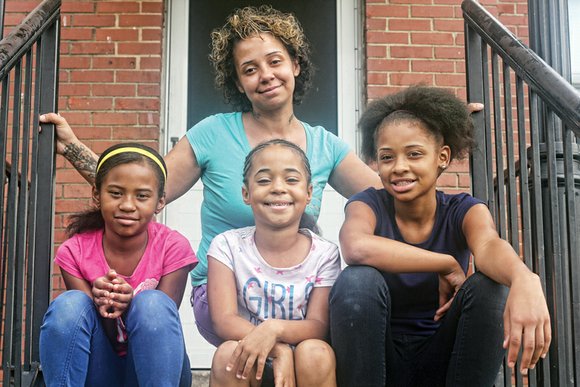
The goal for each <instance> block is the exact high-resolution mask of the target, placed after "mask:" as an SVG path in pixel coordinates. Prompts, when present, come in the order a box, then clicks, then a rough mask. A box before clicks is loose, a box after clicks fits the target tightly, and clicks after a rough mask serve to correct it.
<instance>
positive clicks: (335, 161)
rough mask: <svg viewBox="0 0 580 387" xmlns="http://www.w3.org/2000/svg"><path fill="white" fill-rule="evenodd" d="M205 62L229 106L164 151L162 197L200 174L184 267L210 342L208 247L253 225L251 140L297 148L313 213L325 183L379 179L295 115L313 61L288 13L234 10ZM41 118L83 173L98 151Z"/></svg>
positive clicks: (349, 191)
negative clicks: (192, 253)
mask: <svg viewBox="0 0 580 387" xmlns="http://www.w3.org/2000/svg"><path fill="white" fill-rule="evenodd" d="M211 37H212V51H211V55H210V60H211V62H212V64H213V66H214V69H215V73H216V75H215V82H216V84H217V86H218V87H219V88H221V89H222V90H223V93H224V97H225V99H226V100H227V101H228V102H230V103H231V104H232V105H233V106H234V108H235V109H236V111H235V112H232V113H223V114H216V115H212V116H210V117H207V118H205V119H203V120H202V121H200V122H199V123H197V124H196V125H194V126H193V127H192V128H191V129H189V130H188V132H187V133H186V135H185V136H184V137H183V138H182V139H181V140H180V141H179V142H178V143H177V144H176V146H175V147H174V148H173V149H172V150H171V152H169V154H168V155H167V156H166V157H165V162H166V164H167V169H168V180H167V184H166V190H167V201H168V202H171V201H172V200H175V199H176V198H178V197H180V196H181V195H183V194H184V193H186V192H187V191H188V190H189V189H190V188H191V187H192V186H193V185H194V184H195V183H196V182H197V181H198V180H199V179H200V178H201V180H202V182H203V187H204V188H203V203H202V208H201V224H202V240H201V244H200V246H199V249H198V259H199V263H198V265H197V266H196V268H195V269H194V270H193V271H192V272H191V280H192V284H193V288H194V289H193V296H192V300H193V301H192V305H193V308H194V313H195V320H196V323H197V326H198V329H199V331H200V332H201V334H202V336H204V337H205V338H206V339H207V340H208V341H209V342H210V343H212V344H214V345H218V344H219V343H221V340H220V339H219V337H218V336H217V335H215V334H214V331H213V328H212V324H211V320H210V316H209V310H208V305H207V297H206V282H207V257H206V253H207V249H208V248H209V245H210V243H211V241H212V239H213V238H214V237H215V236H216V235H218V234H220V233H222V232H224V231H227V230H230V229H234V228H241V227H246V226H251V225H253V224H254V217H253V215H252V210H251V209H250V207H249V206H248V205H246V204H245V203H244V202H243V200H242V196H241V195H240V192H241V187H242V186H243V181H242V173H241V172H242V170H241V169H242V166H243V164H244V159H245V157H246V155H247V154H248V153H249V152H250V150H251V149H252V148H254V147H255V146H256V145H258V144H260V143H262V142H265V141H268V140H271V139H274V138H281V139H285V140H288V141H290V142H292V143H294V144H296V145H298V146H299V147H300V148H302V149H303V150H304V151H305V153H306V155H307V157H308V160H309V161H310V164H311V167H312V185H313V194H312V199H311V201H310V203H309V205H308V206H307V208H306V212H305V213H306V214H307V215H308V216H310V217H312V218H314V219H317V218H318V215H319V212H320V206H321V199H322V192H323V190H324V187H325V186H326V184H327V183H329V184H330V185H331V186H332V187H333V188H335V189H336V191H338V192H339V193H340V194H342V195H343V196H345V197H350V196H351V195H353V194H355V193H356V192H359V191H361V190H363V189H365V188H368V187H369V186H377V187H378V186H380V181H379V179H378V177H377V175H376V173H374V172H373V171H372V170H371V169H370V168H369V167H368V166H367V165H366V164H365V163H363V162H362V161H361V160H360V159H359V158H358V157H357V156H356V155H355V153H354V152H353V151H352V150H350V149H349V147H348V146H347V145H346V144H345V143H344V142H343V141H342V140H340V139H339V138H338V137H336V136H335V135H333V134H332V133H330V132H328V131H326V130H325V129H324V128H322V127H320V126H311V125H309V124H308V123H306V122H303V121H300V120H299V119H298V118H297V117H296V116H295V115H294V107H293V106H294V104H297V103H299V102H300V100H301V98H302V97H303V96H304V94H305V93H306V91H307V90H308V88H309V86H310V84H311V82H310V80H311V77H312V72H313V67H312V63H311V61H310V53H309V51H310V49H309V44H308V42H307V40H306V37H305V35H304V32H303V30H302V27H301V26H300V24H299V22H298V20H297V19H296V18H295V17H294V16H293V15H291V14H288V13H282V12H280V11H277V10H275V9H273V8H271V7H268V6H261V7H259V8H255V7H246V8H242V9H238V10H235V11H234V12H233V13H232V14H231V15H230V16H229V17H228V18H227V20H226V23H225V24H224V25H223V27H221V28H218V29H216V30H215V31H213V33H212V36H211ZM41 121H42V122H52V123H55V124H56V125H57V136H58V144H57V151H58V152H59V153H61V154H63V155H64V156H65V158H67V159H68V160H69V161H70V162H71V163H72V164H73V165H74V166H75V167H76V168H77V169H78V170H79V171H80V172H81V174H82V175H83V176H85V178H86V179H87V180H89V181H92V180H94V169H95V168H94V166H95V160H96V156H95V154H94V153H93V152H92V151H91V150H90V149H89V148H87V147H86V146H85V145H84V144H82V143H81V142H80V141H79V140H78V138H77V137H76V136H75V135H74V133H73V132H72V130H71V129H70V127H69V126H68V124H67V123H66V121H65V120H64V118H62V117H60V116H58V115H56V114H53V113H51V114H46V115H43V116H42V117H41Z"/></svg>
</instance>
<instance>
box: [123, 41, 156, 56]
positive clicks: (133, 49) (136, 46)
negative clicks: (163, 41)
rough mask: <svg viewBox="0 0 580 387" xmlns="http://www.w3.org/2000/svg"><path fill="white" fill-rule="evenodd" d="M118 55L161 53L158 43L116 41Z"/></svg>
mask: <svg viewBox="0 0 580 387" xmlns="http://www.w3.org/2000/svg"><path fill="white" fill-rule="evenodd" d="M117 44H118V55H161V45H160V44H159V43H117Z"/></svg>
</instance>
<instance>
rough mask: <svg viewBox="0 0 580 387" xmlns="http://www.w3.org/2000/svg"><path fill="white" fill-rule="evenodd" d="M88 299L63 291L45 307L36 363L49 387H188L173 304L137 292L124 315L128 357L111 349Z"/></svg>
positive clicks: (154, 292) (160, 294)
mask: <svg viewBox="0 0 580 387" xmlns="http://www.w3.org/2000/svg"><path fill="white" fill-rule="evenodd" d="M101 319H102V318H101V317H100V315H99V314H98V311H97V309H96V308H95V306H94V304H93V300H92V299H91V298H90V297H89V296H87V295H86V294H85V293H83V292H81V291H79V290H69V291H67V292H65V293H63V294H61V295H60V296H59V297H57V298H56V299H55V300H54V301H53V302H52V303H51V304H50V306H49V308H48V311H47V312H46V314H45V316H44V322H43V324H42V327H41V330H40V361H41V365H42V372H43V376H44V380H45V382H46V385H47V386H48V387H51V386H74V387H78V386H108V387H112V386H188V387H189V386H191V370H190V366H189V359H188V357H187V353H186V352H185V342H184V340H183V332H182V329H181V322H180V320H179V313H178V311H177V306H176V305H175V302H173V300H172V299H171V298H169V296H167V295H166V294H165V293H163V292H161V291H159V290H146V291H143V292H141V293H138V294H137V295H136V296H135V297H134V298H133V300H132V301H131V304H130V305H129V308H128V310H127V311H126V312H125V318H124V320H125V327H126V329H127V334H128V343H129V346H128V352H127V355H126V356H119V355H118V354H117V353H116V352H115V351H114V349H113V346H112V344H111V342H110V341H109V339H108V337H107V335H106V333H105V330H104V328H103V325H102V323H101Z"/></svg>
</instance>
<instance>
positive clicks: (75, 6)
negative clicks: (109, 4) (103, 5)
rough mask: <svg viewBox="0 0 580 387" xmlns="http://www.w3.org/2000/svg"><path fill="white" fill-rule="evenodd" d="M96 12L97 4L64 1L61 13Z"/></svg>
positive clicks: (75, 0)
mask: <svg viewBox="0 0 580 387" xmlns="http://www.w3.org/2000/svg"><path fill="white" fill-rule="evenodd" d="M94 11H95V3H94V2H87V1H77V0H74V1H63V2H62V7H61V13H63V14H71V13H93V12H94Z"/></svg>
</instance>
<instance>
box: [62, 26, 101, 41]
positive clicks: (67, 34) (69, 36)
mask: <svg viewBox="0 0 580 387" xmlns="http://www.w3.org/2000/svg"><path fill="white" fill-rule="evenodd" d="M93 32H94V29H92V28H62V29H61V35H60V38H61V39H62V40H92V39H93Z"/></svg>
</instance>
